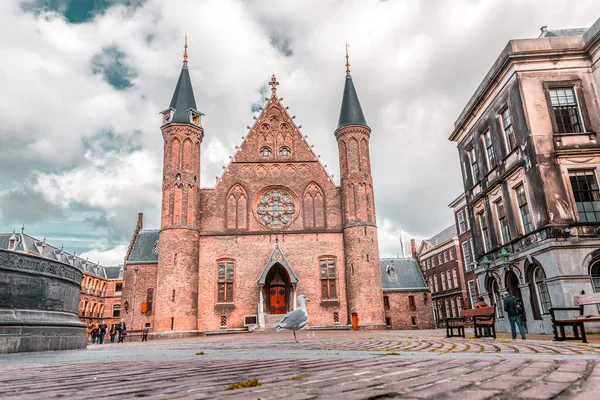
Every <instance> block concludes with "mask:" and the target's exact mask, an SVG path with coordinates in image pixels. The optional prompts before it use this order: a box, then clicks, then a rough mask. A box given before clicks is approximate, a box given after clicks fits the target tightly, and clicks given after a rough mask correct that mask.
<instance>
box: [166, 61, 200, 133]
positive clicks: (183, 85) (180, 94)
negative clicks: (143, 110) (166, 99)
mask: <svg viewBox="0 0 600 400" xmlns="http://www.w3.org/2000/svg"><path fill="white" fill-rule="evenodd" d="M170 108H172V109H174V110H175V114H174V115H173V118H172V119H171V122H174V123H180V124H189V123H190V116H189V111H190V109H193V110H196V99H195V98H194V90H193V89H192V80H191V78H190V72H189V70H188V68H187V63H184V67H183V68H182V69H181V73H180V74H179V79H178V80H177V86H175V92H174V93H173V98H172V99H171V105H170Z"/></svg>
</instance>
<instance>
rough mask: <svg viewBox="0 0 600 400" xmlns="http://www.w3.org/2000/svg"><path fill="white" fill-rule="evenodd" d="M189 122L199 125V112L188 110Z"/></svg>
mask: <svg viewBox="0 0 600 400" xmlns="http://www.w3.org/2000/svg"><path fill="white" fill-rule="evenodd" d="M190 122H191V123H192V124H194V125H196V126H200V114H199V113H196V112H194V111H190Z"/></svg>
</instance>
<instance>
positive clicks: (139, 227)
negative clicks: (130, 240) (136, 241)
mask: <svg viewBox="0 0 600 400" xmlns="http://www.w3.org/2000/svg"><path fill="white" fill-rule="evenodd" d="M143 220H144V213H138V221H137V225H136V227H135V229H136V230H138V231H141V230H142V226H143V225H144V223H143Z"/></svg>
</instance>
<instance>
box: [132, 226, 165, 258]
mask: <svg viewBox="0 0 600 400" xmlns="http://www.w3.org/2000/svg"><path fill="white" fill-rule="evenodd" d="M159 232H160V231H158V230H142V231H140V232H139V233H138V235H137V237H136V238H135V242H134V243H133V248H132V249H131V253H130V254H129V258H128V259H127V260H126V263H127V264H136V263H157V262H158V252H157V251H155V248H156V246H158V234H159Z"/></svg>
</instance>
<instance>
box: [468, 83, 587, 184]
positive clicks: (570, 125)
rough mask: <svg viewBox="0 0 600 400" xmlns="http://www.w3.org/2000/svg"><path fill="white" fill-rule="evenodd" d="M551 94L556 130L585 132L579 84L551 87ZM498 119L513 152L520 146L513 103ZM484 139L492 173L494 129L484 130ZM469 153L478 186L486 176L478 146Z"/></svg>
mask: <svg viewBox="0 0 600 400" xmlns="http://www.w3.org/2000/svg"><path fill="white" fill-rule="evenodd" d="M548 94H549V99H550V107H551V119H552V123H553V130H554V133H555V134H569V133H581V132H585V126H584V123H583V119H582V108H581V105H580V100H579V99H578V97H577V93H576V91H575V87H574V86H571V87H557V88H549V89H548ZM497 119H498V121H499V123H500V129H501V132H502V136H503V140H502V141H503V142H504V150H505V154H509V153H510V152H512V151H513V150H514V149H515V148H516V147H517V141H516V138H515V130H514V125H513V117H512V114H511V109H510V106H509V105H507V106H506V107H505V108H504V109H502V111H501V112H500V113H499V115H498V118H497ZM481 141H482V149H483V152H484V157H483V158H484V160H485V167H486V172H489V171H491V170H493V169H494V168H496V166H497V158H496V151H495V150H494V145H493V142H492V133H491V130H490V129H487V130H486V131H485V132H483V134H482V135H481ZM466 156H467V161H468V164H469V169H470V172H471V178H472V181H471V183H472V184H473V185H474V184H475V183H476V182H477V181H479V179H481V178H482V176H481V175H480V172H481V171H480V170H479V166H478V164H477V155H476V150H475V146H474V145H472V146H471V147H469V148H467V150H466ZM465 179H466V171H465Z"/></svg>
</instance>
